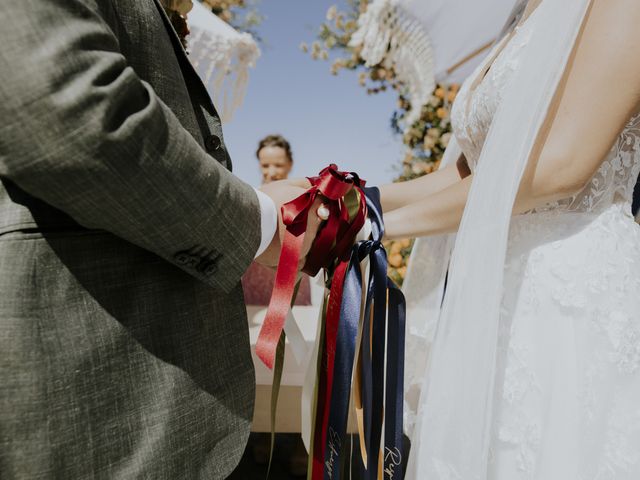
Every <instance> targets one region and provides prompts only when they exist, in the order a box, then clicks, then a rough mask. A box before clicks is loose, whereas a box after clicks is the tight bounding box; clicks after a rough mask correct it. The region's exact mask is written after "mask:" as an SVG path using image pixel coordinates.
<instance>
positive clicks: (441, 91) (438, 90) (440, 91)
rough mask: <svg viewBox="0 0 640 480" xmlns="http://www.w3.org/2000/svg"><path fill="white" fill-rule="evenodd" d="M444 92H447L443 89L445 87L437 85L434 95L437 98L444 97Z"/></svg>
mask: <svg viewBox="0 0 640 480" xmlns="http://www.w3.org/2000/svg"><path fill="white" fill-rule="evenodd" d="M446 93H447V92H446V91H445V89H444V88H442V87H439V88H436V91H435V96H436V97H438V98H444V96H445V95H446Z"/></svg>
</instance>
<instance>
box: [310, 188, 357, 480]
mask: <svg viewBox="0 0 640 480" xmlns="http://www.w3.org/2000/svg"><path fill="white" fill-rule="evenodd" d="M358 183H359V182H358ZM344 204H345V210H344V211H345V212H347V216H346V217H347V219H348V220H346V221H344V222H343V223H342V228H341V230H342V232H344V233H341V234H340V236H339V237H338V238H337V239H336V240H335V243H336V245H337V248H338V249H341V247H340V245H341V244H345V242H344V239H345V238H346V239H347V240H348V241H349V243H348V244H345V245H347V247H348V248H346V249H345V250H346V252H345V254H343V255H341V256H339V257H338V258H337V260H334V262H337V263H336V264H335V266H334V268H333V271H332V272H330V277H331V290H330V292H329V298H328V303H327V310H326V314H325V317H324V318H325V325H324V327H325V328H324V335H323V336H322V337H321V338H320V339H319V342H320V345H321V347H320V350H319V363H318V366H319V368H318V384H317V393H316V409H315V425H316V428H315V429H314V433H313V441H312V443H313V450H312V454H313V455H312V459H311V475H312V478H322V477H323V472H324V471H325V469H328V470H331V471H332V474H334V473H335V474H336V475H338V474H337V472H333V467H332V465H334V464H335V465H336V467H337V468H339V467H340V464H339V463H337V462H336V460H337V457H338V455H336V454H334V459H333V460H329V461H327V462H325V456H326V455H327V453H328V450H333V451H335V452H336V453H338V452H337V448H336V444H335V443H332V441H333V440H337V438H338V437H337V436H336V432H331V431H329V429H328V425H329V414H330V411H331V410H330V405H331V399H332V397H333V395H334V391H333V387H334V366H335V360H336V348H337V347H336V343H337V340H338V331H339V329H340V328H342V323H343V322H342V304H343V301H342V300H343V297H344V295H343V291H344V285H345V278H346V274H347V271H348V270H349V267H350V265H351V261H350V260H351V257H350V250H351V246H352V245H353V243H354V241H355V237H356V235H357V233H358V231H359V230H360V229H361V228H362V226H363V225H364V219H365V215H366V202H365V195H364V192H363V191H362V189H361V188H360V186H359V185H358V186H356V187H355V190H353V191H351V192H350V193H349V194H348V195H346V196H345V198H344ZM341 216H342V215H341ZM351 235H353V236H351ZM356 318H357V317H356ZM356 333H357V332H356ZM352 361H353V360H352ZM338 373H339V374H340V373H342V372H341V371H340V370H339V372H338ZM350 380H351V375H350V372H349V376H348V379H347V381H348V382H350ZM346 391H347V402H348V392H349V391H350V389H349V388H347V390H346ZM327 442H329V443H331V446H328V444H327ZM334 478H337V477H334Z"/></svg>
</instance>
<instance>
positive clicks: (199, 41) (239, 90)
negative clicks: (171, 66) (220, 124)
mask: <svg viewBox="0 0 640 480" xmlns="http://www.w3.org/2000/svg"><path fill="white" fill-rule="evenodd" d="M188 20H189V30H190V31H191V34H190V35H189V37H188V38H187V42H188V50H189V58H190V59H191V63H192V64H193V66H194V67H195V69H196V71H197V72H198V74H199V75H200V77H201V78H202V81H203V82H204V84H205V86H206V87H207V90H208V91H209V94H210V95H211V97H212V98H213V102H214V103H215V105H216V107H217V108H218V109H219V113H220V116H221V118H222V120H223V121H224V122H229V121H230V120H231V119H232V117H233V114H234V112H235V111H236V109H237V108H238V107H240V106H241V105H242V102H243V100H244V95H245V93H246V89H247V83H248V80H249V68H251V67H254V66H255V64H256V60H257V59H258V57H260V49H259V47H258V45H257V43H256V41H255V40H254V38H253V37H252V36H251V35H250V34H248V33H244V32H238V31H236V30H235V29H234V28H233V27H231V26H230V25H229V24H227V23H226V22H224V21H223V20H221V19H220V18H218V17H217V16H216V15H214V14H213V13H212V12H211V10H209V9H208V8H206V7H205V6H203V5H202V4H201V3H200V2H197V1H196V2H194V3H193V9H192V10H191V12H189V16H188Z"/></svg>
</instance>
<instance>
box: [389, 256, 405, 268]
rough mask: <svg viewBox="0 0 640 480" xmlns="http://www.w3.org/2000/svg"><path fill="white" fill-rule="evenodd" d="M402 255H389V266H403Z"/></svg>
mask: <svg viewBox="0 0 640 480" xmlns="http://www.w3.org/2000/svg"><path fill="white" fill-rule="evenodd" d="M402 260H403V259H402V255H401V254H399V253H393V254H391V255H389V265H391V266H392V267H394V268H399V267H401V266H402Z"/></svg>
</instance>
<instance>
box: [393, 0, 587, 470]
mask: <svg viewBox="0 0 640 480" xmlns="http://www.w3.org/2000/svg"><path fill="white" fill-rule="evenodd" d="M591 1H592V0H542V3H541V4H540V5H539V6H538V7H537V8H538V10H537V11H536V12H535V15H539V16H540V17H542V18H537V19H536V20H537V27H536V29H534V31H533V33H532V35H531V39H530V41H529V43H528V45H527V47H526V48H525V49H523V50H522V53H521V55H522V56H521V58H520V62H519V68H518V70H517V71H516V72H514V75H513V77H512V80H510V82H509V84H508V85H507V87H506V89H505V91H504V92H503V97H502V101H501V105H500V107H499V108H498V111H497V112H496V114H495V116H494V119H493V123H492V126H491V128H490V131H489V134H488V136H487V139H486V141H485V144H484V147H483V150H482V153H481V156H480V159H479V161H478V165H479V167H478V168H477V169H476V171H475V174H474V181H473V185H472V187H471V191H470V193H469V198H468V202H467V208H466V209H465V212H464V215H463V218H462V223H461V225H460V229H459V231H458V234H457V236H456V238H455V245H454V248H453V253H452V255H451V262H450V265H449V274H448V275H449V277H448V283H447V291H446V295H445V298H444V302H443V305H442V309H440V300H441V292H442V288H443V283H444V274H445V272H446V269H447V263H448V249H447V244H448V243H449V244H450V243H451V242H452V240H451V239H446V238H444V237H439V238H432V239H425V240H421V241H420V243H419V245H418V248H417V249H416V254H415V255H413V256H412V260H411V261H412V264H411V269H412V270H413V272H409V275H408V277H409V278H408V283H407V286H406V289H405V292H406V295H407V299H408V300H407V301H408V305H407V306H408V309H409V322H410V326H409V329H410V332H409V333H410V334H413V335H408V342H409V345H408V348H409V351H408V353H407V364H410V363H411V362H413V361H414V360H413V358H412V357H411V356H410V355H411V354H412V353H411V352H412V351H417V349H415V348H414V349H412V348H411V342H416V341H418V342H420V341H421V342H422V346H421V348H422V350H423V351H424V350H425V346H426V345H427V343H428V331H426V330H424V329H422V328H421V327H418V326H417V322H418V323H422V324H424V325H429V324H431V325H433V324H434V323H436V322H437V328H436V332H435V338H434V340H433V344H432V345H431V349H430V350H431V352H430V356H429V368H428V369H427V368H424V367H422V369H421V370H417V371H421V372H422V376H423V378H422V381H421V382H420V385H411V382H412V379H411V378H410V377H408V378H407V386H406V389H407V401H408V403H409V405H408V407H409V408H411V407H412V405H411V403H412V402H415V403H414V408H415V405H417V411H418V415H417V419H416V422H415V424H414V425H413V432H412V434H411V435H410V436H411V440H412V447H411V452H410V458H409V465H408V470H407V477H406V478H408V479H424V478H432V479H434V480H435V479H456V480H482V479H486V475H487V463H488V455H489V445H490V440H491V435H492V430H491V429H492V414H493V402H494V378H495V374H496V355H497V339H498V326H499V318H500V304H501V300H502V292H503V269H504V260H505V253H506V248H507V239H508V233H509V225H510V219H511V212H512V208H513V203H514V199H515V196H516V193H517V190H518V188H519V185H520V180H521V178H522V175H523V172H524V169H525V167H526V165H527V162H528V161H529V157H530V156H531V155H532V152H533V151H534V147H536V146H537V145H536V141H537V140H539V138H538V137H539V135H540V133H541V131H542V129H543V126H544V125H545V123H546V120H547V119H548V113H549V112H550V111H551V109H552V107H553V105H554V99H555V96H556V92H557V90H558V87H559V84H560V81H561V80H562V78H563V76H564V73H565V70H566V67H567V63H568V61H569V59H570V57H571V54H572V52H573V49H574V46H575V43H576V41H577V38H578V35H579V33H580V30H581V28H582V25H583V23H584V19H585V18H586V15H587V12H588V9H589V7H590V5H591ZM459 153H460V151H459V149H458V147H457V145H456V143H455V142H453V144H452V145H451V147H450V148H449V151H447V153H446V161H447V162H451V161H455V160H456V159H457V157H458V155H459ZM423 255H424V257H423ZM417 278H419V279H420V280H419V281H417ZM412 317H413V318H412ZM421 330H422V331H421ZM421 335H424V337H423V338H420V336H421ZM414 347H415V345H414ZM409 370H411V371H413V375H414V376H415V375H416V369H415V368H409ZM408 375H411V373H409V374H408ZM408 420H409V422H408V423H413V422H411V418H410V417H408ZM411 426H412V425H407V427H409V428H408V433H411Z"/></svg>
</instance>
